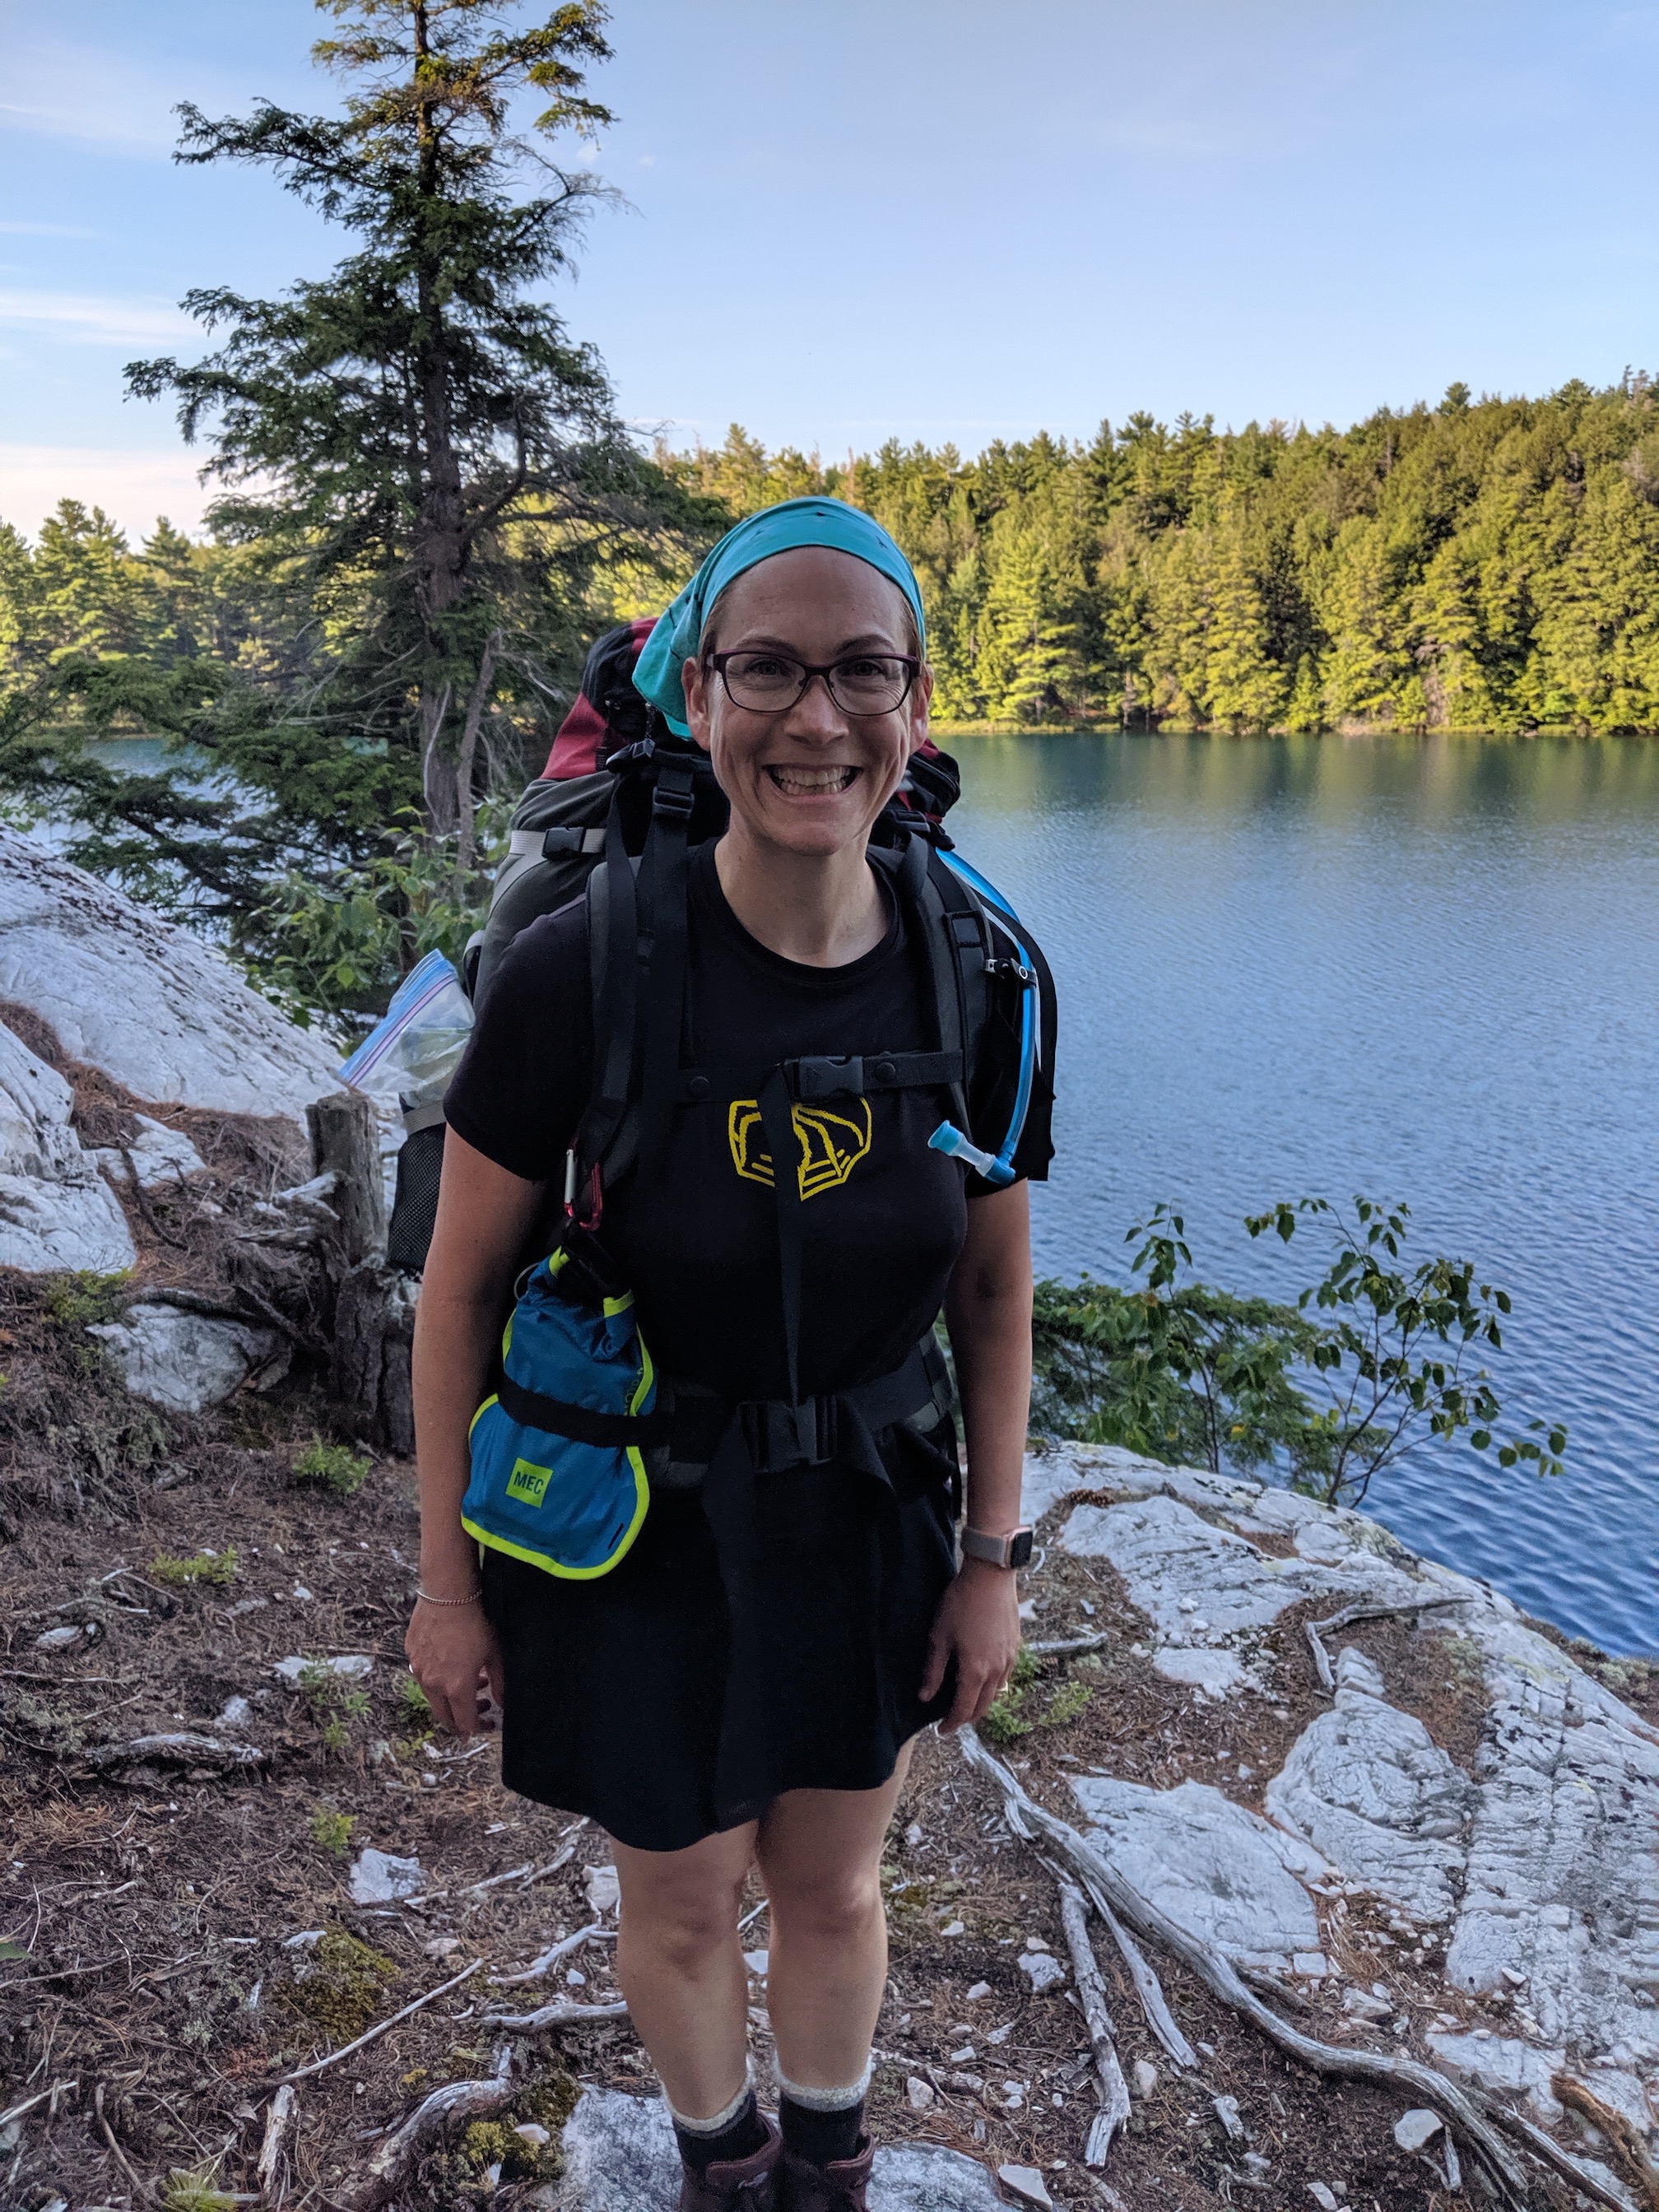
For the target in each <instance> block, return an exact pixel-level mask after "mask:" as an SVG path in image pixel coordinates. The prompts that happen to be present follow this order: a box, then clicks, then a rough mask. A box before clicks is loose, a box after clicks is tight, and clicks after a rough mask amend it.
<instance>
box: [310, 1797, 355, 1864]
mask: <svg viewBox="0 0 1659 2212" xmlns="http://www.w3.org/2000/svg"><path fill="white" fill-rule="evenodd" d="M356 1825H357V1819H356V1814H353V1813H342V1812H341V1811H340V1810H339V1809H338V1808H337V1807H336V1806H333V1805H319V1807H318V1808H317V1809H316V1811H315V1812H314V1813H313V1814H312V1816H311V1840H312V1842H313V1844H317V1845H318V1846H319V1848H320V1849H321V1850H325V1851H332V1852H333V1854H334V1856H335V1857H336V1858H337V1859H343V1857H345V1855H346V1853H347V1852H348V1851H349V1850H350V1849H351V1832H352V1830H353V1829H354V1828H355V1827H356Z"/></svg>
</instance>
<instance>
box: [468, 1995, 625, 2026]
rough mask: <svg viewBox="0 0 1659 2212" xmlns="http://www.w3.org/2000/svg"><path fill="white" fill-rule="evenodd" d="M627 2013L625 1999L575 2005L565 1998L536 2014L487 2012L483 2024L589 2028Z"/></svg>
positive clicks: (620, 2017)
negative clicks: (593, 2023)
mask: <svg viewBox="0 0 1659 2212" xmlns="http://www.w3.org/2000/svg"><path fill="white" fill-rule="evenodd" d="M627 2012H628V2004H627V2001H626V1999H625V1998H623V1997H618V1998H617V2001H616V2002H615V2003H614V2004H597V2005H591V2004H572V2003H570V2002H568V2000H567V1999H565V1998H563V1997H556V1998H555V1999H554V2001H553V2002H552V2003H551V2004H544V2005H542V2006H540V2007H539V2008H538V2009H537V2010H536V2011H535V2012H487V2013H486V2014H485V2015H484V2016H483V2022H482V2025H483V2027H512V2028H517V2029H519V2030H520V2031H521V2032H522V2031H527V2030H529V2029H531V2028H536V2027H588V2026H590V2025H591V2024H592V2022H593V2021H596V2020H622V2019H624V2018H625V2017H626V2015H627Z"/></svg>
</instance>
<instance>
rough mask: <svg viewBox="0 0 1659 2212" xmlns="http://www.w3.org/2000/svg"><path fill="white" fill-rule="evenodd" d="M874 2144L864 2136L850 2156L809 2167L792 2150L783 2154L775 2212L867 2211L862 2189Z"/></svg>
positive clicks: (866, 2186) (866, 2184)
mask: <svg viewBox="0 0 1659 2212" xmlns="http://www.w3.org/2000/svg"><path fill="white" fill-rule="evenodd" d="M875 2162H876V2146H875V2144H874V2143H873V2142H872V2141H871V2139H870V2137H869V2136H865V2138H864V2141H863V2142H862V2144H861V2145H860V2148H859V2152H858V2154H857V2156H856V2157H854V2158H838V2159H836V2160H833V2162H832V2163H831V2164H829V2166H813V2165H812V2164H811V2162H810V2161H809V2160H806V2159H804V2158H798V2157H797V2156H796V2154H795V2153H794V2152H793V2151H792V2150H787V2151H785V2153H784V2154H783V2177H782V2178H783V2189H782V2192H781V2195H780V2197H779V2198H778V2208H779V2212H870V2208H869V2199H868V2197H867V2196H866V2191H867V2190H868V2189H869V2186H870V2169H871V2167H872V2166H873V2165H874V2164H875Z"/></svg>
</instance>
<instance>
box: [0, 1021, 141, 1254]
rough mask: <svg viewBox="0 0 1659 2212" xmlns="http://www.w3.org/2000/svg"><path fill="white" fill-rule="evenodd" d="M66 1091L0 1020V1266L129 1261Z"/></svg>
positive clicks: (116, 1210)
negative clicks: (73, 1119)
mask: <svg viewBox="0 0 1659 2212" xmlns="http://www.w3.org/2000/svg"><path fill="white" fill-rule="evenodd" d="M74 1104H75V1101H74V1097H73V1095H72V1094H71V1092H70V1087H69V1085H68V1084H67V1083H65V1082H64V1079H63V1077H62V1076H61V1075H59V1074H58V1072H57V1070H56V1069H55V1068H51V1067H48V1066H46V1062H45V1060H37V1059H36V1057H35V1055H34V1054H33V1053H32V1052H30V1051H29V1050H28V1048H27V1046H25V1045H23V1044H22V1043H21V1042H19V1040H18V1039H17V1038H16V1037H15V1036H13V1035H12V1033H11V1031H10V1030H9V1029H6V1028H4V1027H3V1026H0V1267H23V1268H27V1269H30V1270H32V1271H35V1272H40V1271H44V1270H49V1269H57V1268H70V1269H88V1270H90V1271H92V1272H94V1273H99V1274H109V1273H114V1272H115V1270H117V1269H118V1268H121V1267H131V1265H132V1261H133V1257H134V1254H133V1245H132V1237H131V1233H130V1231H128V1228H127V1220H126V1216H125V1213H124V1212H122V1211H121V1206H120V1202H119V1200H118V1199H117V1198H116V1196H115V1194H114V1192H113V1191H112V1189H111V1188H110V1187H109V1185H108V1183H107V1182H106V1181H105V1180H104V1177H103V1176H102V1175H101V1174H100V1172H99V1169H98V1164H97V1162H96V1161H95V1160H94V1158H92V1156H91V1155H90V1154H89V1153H88V1152H84V1151H83V1150H82V1146H81V1140H80V1139H79V1138H78V1137H77V1136H76V1133H75V1131H74V1128H73V1127H72V1126H71V1124H70V1115H71V1112H72V1111H73V1109H74Z"/></svg>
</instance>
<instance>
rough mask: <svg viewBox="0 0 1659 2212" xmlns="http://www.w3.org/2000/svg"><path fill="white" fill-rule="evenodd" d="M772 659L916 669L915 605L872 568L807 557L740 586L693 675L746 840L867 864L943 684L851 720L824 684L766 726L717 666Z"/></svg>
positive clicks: (723, 604)
mask: <svg viewBox="0 0 1659 2212" xmlns="http://www.w3.org/2000/svg"><path fill="white" fill-rule="evenodd" d="M915 649H916V641H915V629H914V626H913V623H912V620H911V615H910V609H909V605H908V602H907V601H906V599H905V597H904V594H903V592H901V591H900V589H899V587H898V586H897V585H896V584H895V583H894V582H892V581H891V580H890V578H888V577H886V576H884V575H883V574H881V572H880V570H879V569H878V568H872V567H871V566H870V563H869V562H867V561H860V560H859V559H858V558H857V556H855V555H854V554H851V553H838V552H836V551H835V550H832V549H831V548H830V547H829V546H823V545H803V546H798V547H796V548H795V549H794V550H792V551H790V552H787V553H775V554H774V555H773V556H772V557H771V558H770V559H769V560H767V561H762V562H757V564H756V566H755V567H754V568H749V569H746V570H745V571H744V574H742V575H741V576H739V577H738V579H737V580H736V581H735V582H734V583H732V584H730V585H728V586H727V587H726V590H725V591H724V592H722V593H721V594H720V599H719V601H718V603H717V605H716V609H715V619H714V623H711V626H710V628H709V629H708V630H707V631H706V632H705V633H704V636H703V641H702V657H700V658H699V659H696V660H688V661H687V662H686V664H685V668H684V686H685V705H686V720H687V724H688V726H689V727H690V732H691V734H692V736H693V737H694V738H696V741H697V743H698V744H700V745H702V748H703V749H704V750H705V751H706V752H707V753H708V755H709V757H710V758H711V759H712V761H713V762H714V774H715V776H716V778H717V779H718V781H719V783H720V788H721V790H722V791H723V792H724V793H726V797H727V799H729V800H730V801H731V804H732V827H733V829H739V825H740V827H741V830H742V831H744V832H746V833H747V834H748V835H750V836H753V837H754V838H756V839H757V840H758V841H759V842H762V843H763V844H765V845H769V846H774V847H779V848H782V849H783V850H785V851H787V852H791V853H796V854H830V853H838V852H841V851H842V850H843V849H844V848H847V847H848V846H856V847H858V848H859V849H860V851H861V850H862V849H863V847H864V844H865V842H866V840H867V838H868V836H869V834H870V827H871V824H872V823H873V822H874V820H875V818H876V817H877V815H878V814H879V813H880V811H881V810H882V808H883V807H884V806H885V805H886V804H887V802H888V800H889V799H890V798H891V797H892V795H893V793H895V792H896V790H897V789H898V787H899V785H900V783H901V782H902V780H903V776H904V769H905V763H907V762H908V759H909V757H910V756H911V754H912V753H913V752H914V751H915V749H916V747H917V746H918V745H919V744H921V741H922V739H923V738H924V737H925V736H926V735H927V702H928V701H929V699H930V698H931V697H932V696H933V672H932V671H931V670H930V669H927V668H923V669H922V671H921V673H920V674H919V675H918V677H917V678H916V680H915V683H914V684H912V685H911V686H910V690H909V692H908V696H906V698H905V699H904V702H903V703H902V705H900V706H898V707H896V708H893V709H892V710H891V711H890V713H888V714H848V713H846V712H845V711H844V710H843V709H842V708H841V707H839V706H837V705H836V702H835V701H834V700H833V699H832V698H831V697H830V696H829V691H828V690H827V689H826V688H825V686H824V684H823V680H822V678H816V677H815V678H813V680H812V681H811V684H808V686H807V688H806V690H805V694H804V695H803V696H802V697H801V698H799V699H798V700H797V701H796V702H795V704H794V705H793V707H790V708H786V709H785V711H784V712H783V713H781V714H757V713H754V712H752V711H751V710H750V709H749V708H744V707H739V706H738V704H737V703H736V702H735V701H734V700H733V699H732V697H731V696H730V695H729V694H728V692H727V690H726V686H725V684H724V683H723V682H722V681H721V680H720V678H719V677H718V676H717V675H716V674H715V672H714V670H713V669H712V668H710V667H709V666H708V663H707V658H706V656H707V655H708V653H714V652H719V653H739V652H744V653H752V652H757V651H765V650H770V651H772V652H775V653H787V655H788V656H789V657H790V658H791V659H795V660H800V661H805V662H808V663H810V664H812V665H816V666H820V667H821V666H823V665H827V664H829V663H830V662H833V661H838V660H842V659H847V658H848V657H849V656H851V655H855V654H857V653H903V654H909V655H912V656H914V654H915Z"/></svg>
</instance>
